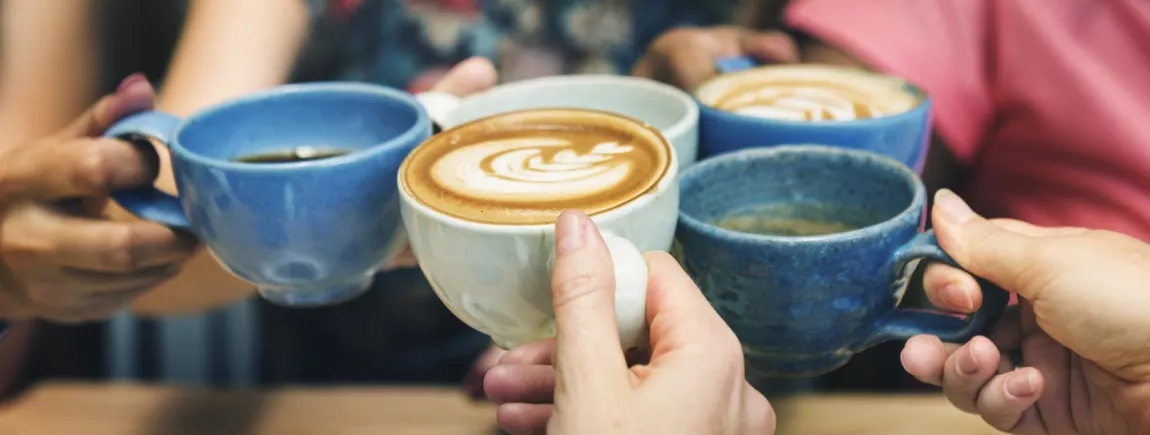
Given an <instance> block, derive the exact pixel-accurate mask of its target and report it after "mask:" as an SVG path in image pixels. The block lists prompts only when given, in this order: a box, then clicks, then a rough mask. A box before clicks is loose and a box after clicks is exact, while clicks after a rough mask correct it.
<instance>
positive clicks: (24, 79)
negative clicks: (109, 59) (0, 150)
mask: <svg viewBox="0 0 1150 435" xmlns="http://www.w3.org/2000/svg"><path fill="white" fill-rule="evenodd" d="M94 9H95V8H93V4H92V2H89V1H81V0H69V1H63V2H58V1H44V0H5V1H0V31H2V34H0V53H2V58H0V147H4V146H11V145H14V144H19V143H23V142H26V141H28V140H31V139H32V138H36V137H40V136H42V135H45V134H48V133H50V132H53V131H56V130H57V129H59V128H60V127H62V126H64V125H66V124H67V123H68V122H70V121H71V120H72V118H75V117H76V115H78V114H79V113H81V112H83V111H84V109H86V108H87V106H88V105H89V104H92V102H93V101H95V100H96V97H97V92H98V90H97V89H96V87H97V83H96V78H97V77H98V71H97V70H96V65H97V58H96V56H97V48H98V46H97V44H96V43H95V42H94V41H96V40H97V38H95V36H96V19H95V16H94Z"/></svg>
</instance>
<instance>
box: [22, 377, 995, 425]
mask: <svg viewBox="0 0 1150 435" xmlns="http://www.w3.org/2000/svg"><path fill="white" fill-rule="evenodd" d="M777 407H778V408H779V412H780V431H779V433H780V434H783V435H925V434H931V435H993V434H998V433H999V432H997V431H994V430H992V429H989V428H988V427H987V426H986V425H985V424H984V423H983V422H982V420H980V419H979V418H978V417H975V416H969V415H964V414H962V413H960V412H959V411H957V410H954V409H953V408H951V407H950V405H949V404H948V403H947V402H946V400H945V399H943V398H941V397H939V396H935V395H909V396H878V395H873V396H872V395H842V396H839V395H835V396H809V397H799V398H794V399H790V400H787V401H786V402H785V403H778V404H777ZM496 433H499V432H498V431H497V429H496V424H495V408H494V406H493V405H491V404H476V403H472V402H470V401H469V400H467V399H466V398H464V397H463V396H462V395H460V394H459V393H458V392H456V391H455V390H452V389H433V388H359V387H356V388H324V389H289V390H270V391H215V390H206V389H190V388H175V387H163V386H145V385H132V384H87V383H48V384H42V385H40V386H39V387H37V388H35V389H33V390H31V391H29V392H28V393H27V394H26V395H25V396H23V397H21V398H20V399H18V400H16V401H15V402H12V403H10V404H8V405H6V406H4V407H3V408H0V434H4V435H193V434H194V435H313V434H314V435H368V434H371V435H383V434H386V435H407V434H411V435H417V434H418V435H492V434H496Z"/></svg>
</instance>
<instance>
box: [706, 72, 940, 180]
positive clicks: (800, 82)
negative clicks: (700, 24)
mask: <svg viewBox="0 0 1150 435" xmlns="http://www.w3.org/2000/svg"><path fill="white" fill-rule="evenodd" d="M715 70H716V71H717V72H718V73H719V74H718V75H717V76H715V77H713V78H711V79H710V80H707V81H706V82H704V83H703V84H702V85H700V86H699V87H698V88H696V89H695V91H694V96H695V99H696V101H698V103H699V159H700V160H701V159H705V158H708V157H713V156H717V155H720V154H723V153H728V152H732V151H738V150H741V149H745V148H751V147H763V146H775V145H782V144H795V143H819V144H826V145H833V146H838V147H844V148H852V149H861V150H868V151H874V152H877V153H879V154H883V155H885V156H887V157H891V158H893V159H895V160H898V161H900V162H902V163H903V164H905V165H907V166H910V167H912V168H915V170H916V171H921V168H922V164H923V163H924V157H925V155H926V148H927V146H928V145H929V140H930V133H931V129H930V121H931V120H930V113H931V112H930V107H931V101H930V98H929V96H927V95H926V93H925V92H924V91H923V90H921V89H919V88H918V87H916V86H914V85H913V84H911V83H909V82H907V81H905V80H902V79H899V78H896V77H891V76H887V75H883V74H878V73H872V72H867V71H863V70H860V69H857V68H849V67H841V66H832V65H812V64H774V65H760V64H759V63H758V62H757V61H755V60H754V59H752V58H750V57H746V56H739V57H731V58H724V59H719V60H718V61H716V62H715ZM763 83H774V85H772V86H771V87H769V88H766V87H763V86H762V84H763ZM755 93H759V94H757V95H759V96H760V97H764V98H769V99H770V101H771V106H772V107H763V108H761V109H767V108H769V109H772V110H757V111H756V110H738V109H735V108H734V107H732V104H734V103H738V102H739V101H740V100H738V98H739V97H744V98H746V99H747V100H741V101H749V100H753V99H754V97H755V95H756V94H755ZM759 101H760V102H762V101H765V100H759ZM725 102H730V103H732V104H727V103H725ZM860 102H865V103H866V104H861V103H860ZM738 104H743V103H738ZM852 108H854V109H858V110H857V111H852V110H850V109H852ZM876 109H881V110H876ZM864 111H865V112H864ZM812 114H813V115H815V117H817V118H819V119H816V120H811V116H810V115H812ZM823 114H825V117H823V116H822V115H823Z"/></svg>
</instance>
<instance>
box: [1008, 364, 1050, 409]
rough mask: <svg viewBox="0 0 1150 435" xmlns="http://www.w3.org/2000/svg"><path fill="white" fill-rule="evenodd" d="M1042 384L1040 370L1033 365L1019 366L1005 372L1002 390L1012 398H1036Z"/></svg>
mask: <svg viewBox="0 0 1150 435" xmlns="http://www.w3.org/2000/svg"><path fill="white" fill-rule="evenodd" d="M1044 386H1045V379H1043V377H1042V372H1040V371H1038V369H1036V368H1033V367H1021V368H1018V369H1015V370H1014V371H1012V372H1010V373H1007V374H1006V382H1004V383H1003V392H1004V393H1005V394H1006V396H1007V397H1008V398H1012V399H1019V400H1023V401H1025V400H1037V399H1038V397H1039V396H1041V395H1042V388H1043V387H1044Z"/></svg>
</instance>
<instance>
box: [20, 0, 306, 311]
mask: <svg viewBox="0 0 1150 435" xmlns="http://www.w3.org/2000/svg"><path fill="white" fill-rule="evenodd" d="M34 1H40V0H34ZM307 30H308V10H307V5H306V3H305V2H304V1H303V0H243V1H234V0H193V1H192V2H191V4H190V7H189V10H188V18H187V22H186V24H185V27H184V31H183V35H182V36H181V37H180V41H179V43H178V45H177V47H176V51H175V55H174V57H173V60H172V63H171V65H170V68H169V70H168V75H167V78H166V79H165V81H164V84H163V87H162V88H161V90H160V95H159V101H158V102H157V106H158V108H159V109H160V110H163V111H166V112H169V113H173V114H176V115H181V116H186V115H188V114H190V113H192V112H195V111H197V110H200V109H202V108H204V107H205V106H209V105H212V104H216V103H219V102H221V101H225V100H227V99H230V98H234V97H237V96H240V95H243V94H246V93H249V92H252V91H256V90H260V89H264V88H267V87H271V86H275V85H278V84H281V83H283V82H284V81H286V80H287V79H288V76H289V74H290V73H291V70H292V67H293V65H294V64H295V59H296V56H297V54H298V52H299V50H300V48H301V46H302V44H303V41H304V39H305V37H306V36H307ZM158 151H159V152H160V155H161V159H160V160H161V161H162V162H164V164H163V166H162V167H161V168H160V175H159V178H158V179H157V185H158V186H159V187H160V188H161V189H164V190H167V191H169V192H174V191H175V181H174V179H173V178H172V172H171V167H170V166H169V165H168V157H167V150H166V149H163V148H162V147H159V149H158ZM118 212H120V213H123V212H122V211H118ZM252 291H253V289H252V286H251V285H249V284H246V283H243V282H242V281H240V280H239V279H237V278H235V277H233V276H231V274H229V273H228V272H226V271H224V269H223V268H221V267H220V266H219V264H217V263H216V261H215V259H213V258H212V257H211V256H210V255H208V254H207V253H206V252H201V253H200V254H198V255H197V256H196V257H195V258H193V259H192V260H191V261H190V262H189V263H188V264H187V265H186V266H185V267H184V270H183V271H182V272H181V273H180V275H179V276H177V277H176V278H175V279H173V280H172V281H169V282H167V283H165V284H163V285H161V286H160V287H159V288H157V289H156V291H153V292H151V293H148V294H147V295H145V296H143V297H141V298H140V299H138V300H137V301H136V303H135V304H134V309H135V311H136V312H137V313H140V314H150V315H158V314H170V313H175V312H189V311H201V310H205V309H209V308H212V307H215V306H219V305H223V304H225V303H228V302H232V301H234V300H237V299H239V298H242V297H245V296H247V295H249V294H251V292H252Z"/></svg>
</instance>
